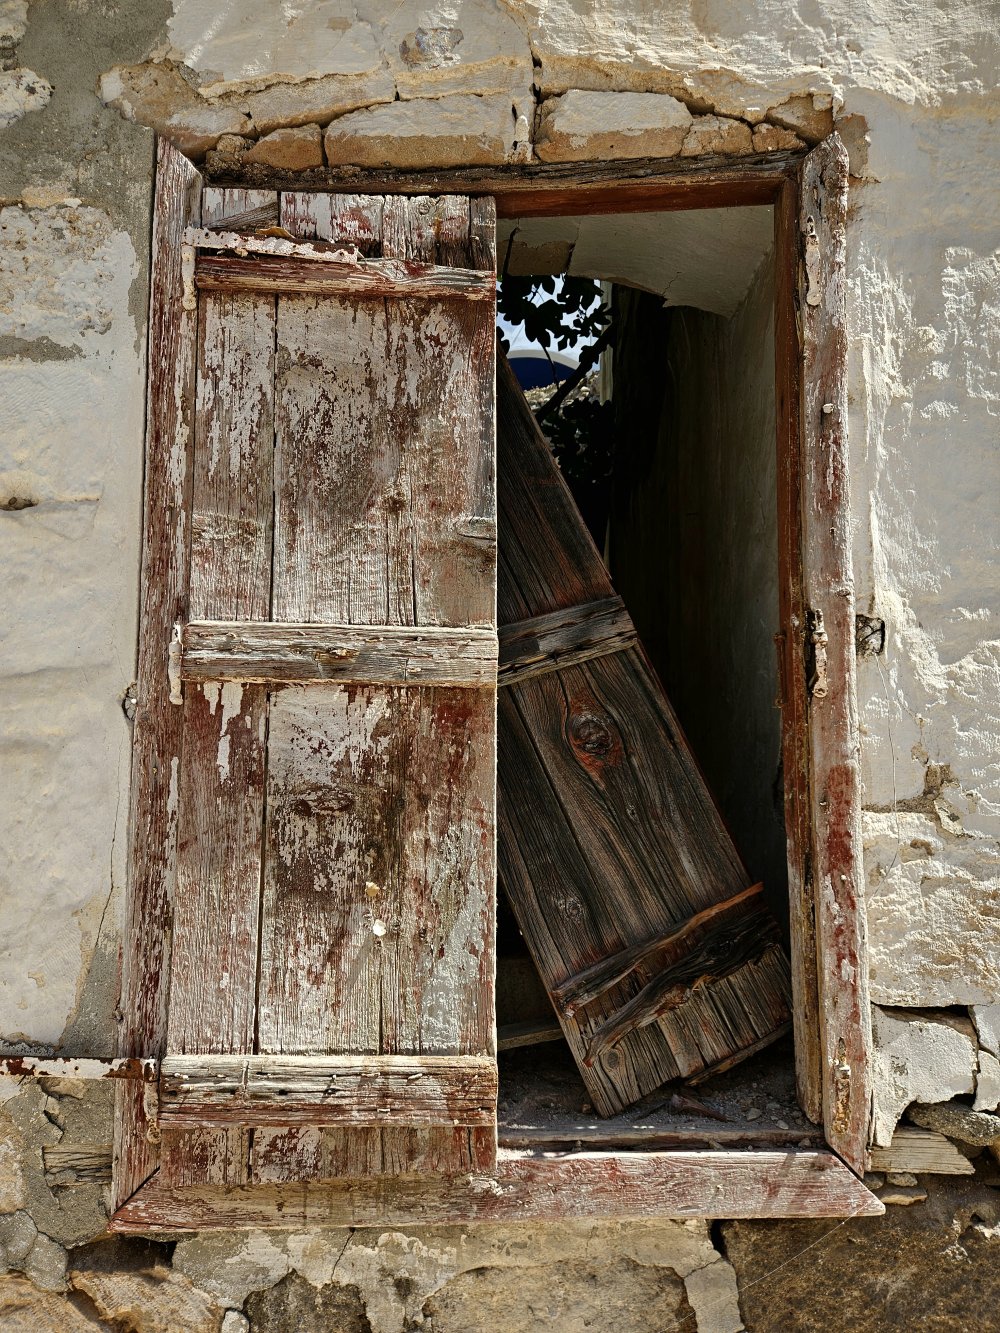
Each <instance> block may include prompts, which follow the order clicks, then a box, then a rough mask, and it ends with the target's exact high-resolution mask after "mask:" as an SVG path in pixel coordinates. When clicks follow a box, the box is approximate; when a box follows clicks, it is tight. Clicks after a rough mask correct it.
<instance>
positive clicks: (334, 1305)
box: [246, 1273, 372, 1333]
mask: <svg viewBox="0 0 1000 1333" xmlns="http://www.w3.org/2000/svg"><path fill="white" fill-rule="evenodd" d="M246 1312H247V1315H248V1316H249V1319H250V1327H251V1328H254V1329H257V1328H259V1329H269V1328H273V1329H295V1331H296V1333H328V1330H331V1329H336V1330H337V1333H371V1327H372V1326H371V1324H370V1323H369V1321H368V1315H367V1314H366V1313H365V1305H364V1301H363V1300H362V1298H361V1293H360V1291H359V1290H358V1288H357V1287H355V1286H351V1285H346V1286H341V1285H340V1283H334V1282H331V1283H326V1284H324V1285H323V1286H321V1287H314V1286H312V1285H311V1283H309V1282H307V1281H306V1280H305V1278H304V1277H301V1276H300V1275H299V1274H298V1273H289V1274H288V1275H287V1277H283V1278H282V1279H281V1281H280V1282H278V1283H277V1284H276V1285H275V1286H273V1287H269V1288H268V1289H267V1290H266V1291H255V1292H254V1293H253V1294H252V1295H251V1296H250V1297H249V1298H248V1299H247V1303H246Z"/></svg>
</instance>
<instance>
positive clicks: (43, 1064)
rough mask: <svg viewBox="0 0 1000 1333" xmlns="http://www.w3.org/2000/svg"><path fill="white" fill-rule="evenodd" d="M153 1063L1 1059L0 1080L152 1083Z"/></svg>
mask: <svg viewBox="0 0 1000 1333" xmlns="http://www.w3.org/2000/svg"><path fill="white" fill-rule="evenodd" d="M158 1067H159V1066H158V1063H157V1061H156V1060H140V1059H138V1058H135V1057H130V1056H122V1057H120V1058H119V1059H110V1058H103V1057H101V1058H97V1057H92V1056H75V1055H5V1056H3V1057H0V1076H6V1077H7V1078H75V1079H82V1080H83V1081H85V1082H86V1081H89V1080H93V1079H105V1078H110V1079H126V1080H132V1081H134V1082H140V1083H155V1082H156V1075H157V1070H158Z"/></svg>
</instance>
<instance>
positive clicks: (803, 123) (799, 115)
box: [767, 93, 833, 143]
mask: <svg viewBox="0 0 1000 1333" xmlns="http://www.w3.org/2000/svg"><path fill="white" fill-rule="evenodd" d="M767 118H768V120H769V121H770V122H771V124H772V125H781V126H783V127H784V128H785V129H786V130H792V131H793V132H794V133H795V134H797V135H798V136H799V138H800V139H804V140H805V142H806V143H819V141H820V139H825V138H826V136H827V135H828V134H832V133H833V98H832V97H831V95H830V94H829V93H815V94H813V93H804V94H801V95H800V96H797V97H789V98H787V99H786V100H785V101H784V102H781V103H780V104H779V105H778V106H773V107H771V109H770V111H769V112H768V113H767Z"/></svg>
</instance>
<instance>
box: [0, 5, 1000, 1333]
mask: <svg viewBox="0 0 1000 1333" xmlns="http://www.w3.org/2000/svg"><path fill="white" fill-rule="evenodd" d="M998 33H1000V7H998V5H997V3H996V0H955V2H954V3H950V4H948V5H947V6H944V5H930V4H924V5H917V6H914V5H912V4H909V3H903V0H898V2H897V0H870V2H869V3H868V4H866V5H865V6H864V7H863V8H859V6H858V5H857V4H856V3H854V2H853V0H815V2H813V3H809V4H806V3H803V2H800V3H793V4H788V3H785V0H781V2H780V3H779V2H778V0H747V2H746V3H743V4H740V5H733V4H731V3H729V0H705V3H701V4H699V5H696V6H690V7H682V6H665V5H663V4H656V3H652V2H651V0H523V2H522V0H453V2H452V3H443V4H438V5H427V6H420V5H418V4H416V3H413V2H412V0H402V3H400V4H396V5H393V6H384V5H376V4H374V3H367V0H357V2H356V3H349V0H298V2H297V3H291V4H285V5H281V6H278V5H275V4H274V3H273V0H236V2H235V3H233V4H230V5H227V6H224V7H220V6H219V5H218V4H217V3H214V0H173V4H172V5H171V4H170V3H168V0H155V3H149V4H143V5H141V6H130V5H129V6H122V7H121V8H119V7H118V6H117V4H116V3H113V2H109V3H97V0H75V3H74V4H73V5H64V4H60V3H56V0H33V3H32V4H31V5H30V7H29V6H28V5H27V4H26V3H25V0H0V57H2V60H0V65H2V68H0V127H2V128H0V196H2V198H3V203H4V208H3V213H2V219H0V221H2V226H3V230H2V232H0V239H2V246H0V250H2V253H0V384H2V392H3V399H4V409H3V427H4V429H3V431H2V436H3V439H2V443H0V506H2V508H0V541H2V544H3V553H4V581H3V593H4V602H5V613H4V634H5V651H4V655H3V660H2V665H0V671H2V673H3V674H2V694H3V704H2V707H3V713H4V725H5V731H4V738H3V741H2V750H0V755H2V761H3V765H4V777H3V787H2V791H3V798H2V806H3V819H4V834H3V844H4V855H5V858H6V860H7V862H8V865H7V867H6V869H5V871H4V879H3V886H2V892H3V900H2V904H0V911H2V914H3V921H4V927H5V928H4V933H3V940H2V944H0V1033H2V1034H3V1037H4V1039H5V1041H6V1042H7V1044H8V1045H9V1046H10V1045H17V1044H18V1043H23V1044H26V1045H29V1046H33V1047H42V1048H46V1047H53V1048H60V1049H63V1050H67V1051H68V1050H71V1049H72V1050H74V1051H78V1052H79V1053H86V1054H101V1053H104V1051H105V1050H107V1049H110V1047H111V1044H112V1041H113V1027H114V1024H113V1012H112V1010H113V1000H114V967H115V958H116V953H117V942H118V931H119V930H120V922H121V917H122V870H123V852H124V847H125V823H126V817H125V816H126V789H127V755H128V744H129V736H128V728H127V723H126V721H125V719H124V717H123V715H122V712H121V708H120V699H121V695H122V693H123V692H124V690H125V688H126V686H127V685H128V683H129V681H130V680H131V678H132V674H133V670H134V665H133V661H134V641H135V620H136V594H137V587H138V532H139V518H140V506H141V452H142V436H143V392H144V391H143V376H144V366H143V355H144V353H143V333H144V325H143V317H144V314H143V312H144V310H145V302H146V292H145V279H144V274H145V269H146V262H147V247H148V220H149V189H150V163H151V142H152V139H151V134H150V133H149V132H148V130H145V129H142V128H140V127H141V126H143V125H145V126H151V127H155V128H156V129H158V130H160V131H161V132H163V133H166V134H168V135H170V136H172V137H173V138H174V139H175V140H176V141H177V142H179V143H181V144H182V145H183V146H185V147H186V149H187V150H188V151H190V152H191V153H192V154H193V155H194V156H196V157H200V156H201V155H203V154H205V153H206V152H213V153H216V154H220V155H221V156H222V157H223V158H224V157H226V156H229V157H232V158H237V159H239V158H243V157H246V158H247V159H248V160H250V161H257V162H260V163H263V164H265V165H266V164H267V163H269V162H272V163H277V164H293V165H295V164H297V165H301V166H304V167H308V166H309V165H316V164H318V163H319V162H321V161H322V160H323V152H324V149H323V147H322V144H323V143H324V142H325V145H326V147H325V151H326V153H327V155H328V157H329V159H330V160H331V161H335V162H345V161H359V162H366V161H386V162H394V163H396V164H397V165H410V164H419V163H441V164H446V163H450V162H464V161H486V162H490V161H500V160H526V159H528V158H529V157H530V156H531V155H532V152H533V151H534V149H533V148H532V143H533V142H534V143H535V144H536V146H537V151H538V152H539V153H540V154H542V155H544V156H546V157H549V158H552V157H559V156H573V157H584V158H585V157H587V156H603V155H608V154H609V153H614V154H615V155H628V154H641V153H648V152H655V153H664V154H665V153H671V152H683V153H685V154H694V153H697V152H699V151H705V150H706V149H711V148H719V147H723V148H725V149H726V150H727V151H749V150H750V148H751V147H752V146H757V147H761V146H764V147H768V146H782V145H783V144H790V143H795V142H797V141H798V139H797V138H796V136H800V137H801V138H802V139H804V140H805V141H813V140H815V139H816V138H817V137H820V136H822V135H823V134H825V133H826V132H828V130H829V128H830V127H831V125H832V124H833V122H834V120H836V121H837V124H838V126H839V128H840V129H841V131H842V133H843V135H844V137H845V140H846V141H847V143H848V146H849V148H850V150H851V154H852V170H853V172H854V180H853V183H852V185H853V189H852V208H851V220H850V233H849V240H848V246H849V256H850V293H849V299H850V339H851V340H850V394H851V417H850V436H851V450H852V458H853V488H854V503H855V569H856V577H857V584H858V592H859V599H858V600H859V606H860V608H861V609H862V610H865V611H869V612H870V613H871V614H873V615H876V616H881V617H884V619H885V620H886V623H887V626H888V641H887V648H886V652H885V655H884V656H883V657H882V658H880V659H878V661H877V662H875V661H874V660H873V661H865V662H862V664H861V679H860V687H861V705H862V720H863V726H864V733H865V734H864V766H865V768H864V771H865V804H866V806H867V807H868V810H869V813H868V815H867V816H866V819H867V830H868V844H869V845H868V878H869V913H870V937H871V945H872V964H873V971H872V993H873V996H874V998H875V1000H876V1001H877V1003H879V1004H880V1005H884V1006H932V1007H946V1006H951V1005H955V1004H961V1005H975V1006H978V1007H979V1009H978V1013H979V1016H980V1018H981V1019H982V1021H983V1023H984V1024H985V1023H987V1022H988V1020H989V1012H988V1011H989V1008H990V1007H991V1006H997V1005H1000V875H998V862H997V850H996V849H997V843H996V839H997V834H998V832H1000V702H998V700H1000V664H998V658H1000V646H998V638H1000V633H998V625H997V617H998V612H1000V594H998V563H1000V558H998V552H1000V541H998V536H1000V534H998V528H997V508H998V506H997V496H998V492H1000V471H998V421H1000V371H998V350H1000V250H998V246H1000V230H998V224H997V221H996V200H997V198H998V195H1000V152H998V147H997V145H998V143H1000V133H998V130H1000V126H998V104H997V98H996V91H995V89H996V82H997V77H996V76H997V69H998V64H1000V61H998V52H997V43H998ZM98 85H99V86H100V90H101V96H102V97H103V98H104V100H105V103H106V104H102V101H101V100H100V98H99V96H98V94H97V92H96V91H95V89H96V88H97V87H98ZM624 92H627V93H630V94H639V95H645V96H638V97H635V96H631V97H628V98H623V97H622V93H624ZM650 95H654V96H650ZM559 98H565V100H564V101H557V100H555V99H559ZM130 121H131V122H132V123H129V122H130ZM222 136H226V137H222ZM220 138H221V140H222V141H221V143H220V142H219V141H220ZM24 502H27V504H26V505H25V503H24ZM22 506H24V507H22ZM893 807H894V808H893ZM913 1058H914V1059H916V1060H917V1062H918V1064H919V1052H918V1053H917V1055H916V1056H915V1057H913ZM918 1082H919V1080H918ZM708 1326H709V1325H708V1324H705V1325H703V1327H708Z"/></svg>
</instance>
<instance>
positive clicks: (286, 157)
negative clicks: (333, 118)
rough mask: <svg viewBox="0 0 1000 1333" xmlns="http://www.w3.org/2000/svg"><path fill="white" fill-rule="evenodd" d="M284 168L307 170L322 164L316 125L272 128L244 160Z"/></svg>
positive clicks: (321, 152)
mask: <svg viewBox="0 0 1000 1333" xmlns="http://www.w3.org/2000/svg"><path fill="white" fill-rule="evenodd" d="M244 160H245V161H247V162H259V163H261V164H262V165H263V166H266V167H277V168H281V169H282V170H285V171H307V170H308V169H309V168H310V167H321V166H322V165H323V131H322V130H321V129H320V127H319V126H318V125H300V126H297V127H296V128H294V129H287V130H274V131H273V133H271V134H268V135H265V137H264V138H263V139H260V140H258V141H257V143H255V144H254V146H253V147H252V148H251V149H250V150H249V152H248V153H247V154H246V157H245V159H244Z"/></svg>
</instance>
